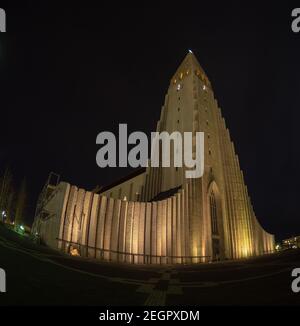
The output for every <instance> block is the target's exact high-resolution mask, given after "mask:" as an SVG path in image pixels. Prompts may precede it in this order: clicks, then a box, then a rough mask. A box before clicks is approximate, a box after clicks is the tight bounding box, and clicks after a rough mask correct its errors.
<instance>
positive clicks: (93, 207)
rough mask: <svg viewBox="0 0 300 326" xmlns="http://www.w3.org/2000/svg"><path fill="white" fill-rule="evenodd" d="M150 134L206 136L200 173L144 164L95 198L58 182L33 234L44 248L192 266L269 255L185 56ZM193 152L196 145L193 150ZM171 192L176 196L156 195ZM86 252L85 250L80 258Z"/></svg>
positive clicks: (192, 63) (221, 127)
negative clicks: (75, 248)
mask: <svg viewBox="0 0 300 326" xmlns="http://www.w3.org/2000/svg"><path fill="white" fill-rule="evenodd" d="M156 131H158V132H162V131H167V132H169V133H170V134H171V133H172V132H173V131H179V132H181V133H183V132H186V131H189V132H191V131H192V132H193V133H195V132H198V131H202V132H204V135H205V155H204V166H205V168H204V175H203V177H201V178H197V179H187V178H186V177H185V171H186V168H185V167H182V168H180V167H177V168H176V167H172V166H171V167H168V168H163V167H158V168H153V167H151V166H150V167H148V168H146V170H145V171H144V172H143V173H141V174H139V175H136V176H134V177H133V178H131V179H128V180H126V181H125V182H123V183H120V184H115V185H114V186H112V187H111V188H109V189H107V188H106V189H105V191H103V192H100V193H95V192H90V191H86V190H84V189H80V188H77V187H76V186H73V185H70V184H68V183H65V182H61V183H60V184H59V185H58V186H57V188H56V189H55V190H54V192H53V194H52V195H51V197H50V198H49V200H48V201H47V203H46V204H45V209H46V210H47V211H48V212H49V215H48V216H49V218H47V219H41V218H39V216H37V217H36V220H35V223H34V227H33V230H34V232H37V233H39V234H40V237H41V239H42V240H43V241H44V242H45V243H46V244H47V245H49V246H51V247H54V248H60V249H62V250H69V249H68V248H69V246H65V244H66V243H67V244H69V245H70V243H73V245H72V246H78V248H79V249H78V250H79V252H80V254H81V255H84V256H89V257H93V258H101V259H103V258H104V259H108V260H113V261H121V262H130V263H190V262H193V263H197V262H205V261H211V260H218V259H226V258H227V259H238V258H243V257H249V256H254V255H261V254H263V253H267V252H272V251H273V250H274V236H273V235H271V234H269V233H267V232H266V231H265V230H264V229H263V228H262V227H261V225H260V224H259V222H258V220H257V218H256V216H255V213H254V210H253V207H252V204H251V200H250V197H249V194H248V190H247V187H246V185H245V182H244V177H243V172H242V171H241V169H240V166H239V160H238V156H237V155H236V153H235V149H234V145H233V142H232V141H231V138H230V134H229V131H228V129H227V127H226V124H225V120H224V118H223V117H222V114H221V110H220V108H219V107H218V103H217V101H216V100H215V97H214V94H213V91H212V88H211V84H210V82H209V80H208V78H207V76H206V74H205V73H204V71H203V69H202V68H201V66H200V64H199V63H198V61H197V59H196V57H195V56H194V55H193V54H192V53H189V54H188V55H187V56H186V57H185V59H184V60H183V62H182V63H181V65H180V66H179V68H178V69H177V71H176V73H175V74H174V76H173V77H172V79H171V82H170V86H169V89H168V92H167V95H166V97H165V102H164V105H163V107H162V110H161V117H160V120H159V122H158V123H157V128H156ZM194 150H196V149H195V146H194ZM170 189H178V190H177V191H176V193H174V194H172V195H170V196H169V197H167V198H163V199H162V200H156V199H155V198H156V197H157V196H158V195H159V194H161V193H164V192H168V191H169V190H170ZM83 251H84V253H83Z"/></svg>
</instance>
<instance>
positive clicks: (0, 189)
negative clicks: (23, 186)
mask: <svg viewBox="0 0 300 326" xmlns="http://www.w3.org/2000/svg"><path fill="white" fill-rule="evenodd" d="M13 192H14V189H13V182H12V173H11V171H10V169H9V168H6V170H5V172H4V174H3V176H2V177H1V178H0V214H1V215H2V214H4V215H5V216H6V217H7V218H10V217H8V213H9V211H10V213H11V208H12V204H13V197H12V194H13Z"/></svg>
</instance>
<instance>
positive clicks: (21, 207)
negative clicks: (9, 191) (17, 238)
mask: <svg viewBox="0 0 300 326" xmlns="http://www.w3.org/2000/svg"><path fill="white" fill-rule="evenodd" d="M26 199H27V184H26V179H25V178H24V179H23V181H22V183H21V187H20V190H19V192H18V197H17V205H16V216H15V226H18V225H21V224H22V223H24V220H25V210H26Z"/></svg>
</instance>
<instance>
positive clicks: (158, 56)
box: [0, 1, 300, 238]
mask: <svg viewBox="0 0 300 326" xmlns="http://www.w3.org/2000/svg"><path fill="white" fill-rule="evenodd" d="M21 3H22V6H17V5H15V6H14V5H13V1H9V2H7V5H6V4H5V3H3V2H2V1H1V2H0V7H2V8H4V9H6V14H7V33H0V100H1V101H0V108H1V110H0V122H1V123H0V172H1V173H2V172H3V170H4V168H5V167H6V166H7V165H9V166H10V167H11V169H12V170H13V174H14V176H15V180H16V182H17V183H18V182H20V180H21V179H22V178H23V176H26V177H27V181H28V186H29V190H30V202H29V212H31V211H33V209H34V206H35V202H36V199H37V195H38V193H39V192H40V190H41V188H42V186H43V184H44V183H45V181H46V179H47V176H48V174H49V172H50V171H54V172H56V173H59V174H60V175H61V177H62V179H63V180H65V181H68V182H70V183H72V184H76V185H78V186H80V187H84V188H86V189H92V188H94V187H95V186H96V185H97V184H98V185H106V184H108V183H110V182H113V181H115V180H116V179H118V178H119V177H122V176H124V175H126V174H127V173H128V172H129V171H130V170H129V169H124V168H115V169H112V168H108V169H104V170H103V169H100V168H98V167H97V165H96V161H95V157H96V152H97V149H98V147H97V146H96V143H95V140H96V135H97V134H98V133H99V132H101V131H112V132H116V131H117V129H118V124H119V123H127V124H128V128H129V132H130V131H134V130H141V131H144V132H146V133H150V132H151V131H155V127H156V122H157V120H158V119H159V116H160V110H161V106H162V104H163V102H164V96H165V93H166V91H167V88H168V85H169V82H170V78H171V77H172V75H173V74H174V72H175V70H176V69H177V67H178V65H179V64H180V63H181V61H182V60H183V58H184V57H185V55H186V53H187V51H188V49H192V50H193V52H194V54H195V55H196V56H197V58H198V60H199V62H200V64H201V66H202V67H203V69H204V70H205V71H206V73H207V75H208V77H209V79H210V81H211V83H212V87H213V90H214V94H215V97H216V98H217V100H218V103H219V106H220V107H221V109H222V113H223V116H224V118H225V120H226V123H227V126H228V128H229V130H230V133H231V136H232V139H233V141H234V143H235V147H236V151H237V153H238V155H239V159H240V165H241V167H242V169H243V171H244V175H245V180H246V184H247V185H248V189H249V192H250V195H251V199H252V202H253V205H254V209H255V212H256V215H257V217H258V219H259V221H260V222H261V224H262V226H263V227H264V228H266V230H267V231H269V232H271V233H275V235H276V236H277V238H283V237H286V236H291V235H296V234H299V235H300V215H299V208H298V203H299V198H298V192H299V191H298V188H299V186H298V184H299V183H298V182H299V172H298V166H300V165H299V163H300V151H299V145H298V138H299V137H298V129H299V127H298V124H299V123H298V121H299V118H300V113H299V109H300V108H299V103H300V101H299V96H300V95H299V94H300V77H299V67H300V33H298V34H295V33H293V32H292V30H291V22H292V18H291V10H292V9H293V8H295V7H297V4H296V5H293V4H291V3H290V4H289V3H287V2H282V1H281V2H280V3H277V2H276V3H275V2H270V3H268V4H266V6H265V7H262V4H261V3H262V2H258V3H257V4H255V3H254V2H253V1H252V2H251V4H252V5H251V7H250V6H247V5H241V4H239V5H237V4H232V3H230V2H226V6H225V4H224V3H223V5H222V7H221V6H220V1H216V2H215V4H212V2H211V1H194V2H188V1H183V2H181V3H178V4H177V3H175V2H172V6H171V9H170V8H169V9H168V8H167V7H159V6H154V4H153V2H151V3H152V4H153V5H152V6H151V7H150V6H149V7H147V6H141V5H140V6H139V7H136V6H133V5H130V4H129V2H126V6H125V5H123V6H120V5H117V4H116V5H114V6H113V5H111V6H110V7H108V6H104V5H102V6H101V5H99V6H98V7H95V6H93V7H92V6H89V7H84V5H83V4H82V5H81V6H78V7H76V6H74V5H72V6H68V7H65V8H64V7H62V2H60V4H59V5H58V4H54V3H53V2H47V1H30V2H27V3H28V4H27V5H25V3H26V1H23V2H21ZM47 3H49V4H47ZM50 3H52V5H50ZM101 3H102V2H101V1H99V4H101ZM208 3H210V4H208ZM298 6H299V5H298ZM29 219H30V217H29Z"/></svg>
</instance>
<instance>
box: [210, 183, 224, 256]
mask: <svg viewBox="0 0 300 326" xmlns="http://www.w3.org/2000/svg"><path fill="white" fill-rule="evenodd" d="M207 196H208V212H209V219H210V226H211V249H212V250H211V252H212V260H213V261H216V260H221V259H224V258H225V250H224V227H223V214H222V203H221V196H220V192H219V189H218V186H217V184H216V182H215V181H212V182H211V183H210V185H209V187H208V192H207Z"/></svg>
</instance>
